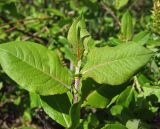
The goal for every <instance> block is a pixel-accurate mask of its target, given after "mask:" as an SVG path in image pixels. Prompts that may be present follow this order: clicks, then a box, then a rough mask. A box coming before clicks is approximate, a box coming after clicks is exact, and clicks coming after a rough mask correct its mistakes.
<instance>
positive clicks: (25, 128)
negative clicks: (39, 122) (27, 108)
mask: <svg viewBox="0 0 160 129" xmlns="http://www.w3.org/2000/svg"><path fill="white" fill-rule="evenodd" d="M19 129H35V128H32V127H22V128H19Z"/></svg>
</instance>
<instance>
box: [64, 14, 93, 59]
mask: <svg viewBox="0 0 160 129" xmlns="http://www.w3.org/2000/svg"><path fill="white" fill-rule="evenodd" d="M67 39H68V41H69V43H70V44H71V47H72V49H73V50H72V51H73V53H74V54H75V55H76V57H78V58H80V57H81V56H82V53H83V51H84V47H86V46H87V44H88V42H93V41H92V40H91V37H90V34H89V33H88V31H87V29H86V25H85V19H84V17H83V15H81V16H80V17H78V18H77V19H76V20H75V21H74V22H73V24H72V25H71V27H70V29H69V32H68V36H67Z"/></svg>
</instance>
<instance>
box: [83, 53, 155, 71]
mask: <svg viewBox="0 0 160 129" xmlns="http://www.w3.org/2000/svg"><path fill="white" fill-rule="evenodd" d="M146 55H152V53H151V52H150V53H147V54H140V55H136V56H130V57H126V58H119V59H117V60H111V61H107V62H105V61H104V63H102V64H98V65H94V66H93V67H90V68H89V69H87V70H85V71H83V73H82V74H86V73H88V72H90V71H92V70H94V69H97V68H99V67H101V66H104V65H106V64H110V63H113V62H118V61H122V60H126V59H130V58H135V57H139V56H146Z"/></svg>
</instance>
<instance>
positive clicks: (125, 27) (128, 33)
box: [121, 11, 133, 41]
mask: <svg viewBox="0 0 160 129" xmlns="http://www.w3.org/2000/svg"><path fill="white" fill-rule="evenodd" d="M121 33H122V37H123V39H124V40H125V41H128V40H130V39H131V38H132V36H133V21H132V17H131V15H130V13H129V12H128V11H127V12H126V13H125V14H124V15H123V17H122V20H121Z"/></svg>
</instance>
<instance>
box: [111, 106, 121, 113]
mask: <svg viewBox="0 0 160 129" xmlns="http://www.w3.org/2000/svg"><path fill="white" fill-rule="evenodd" d="M122 110H123V107H122V106H121V105H114V106H113V107H112V108H111V113H112V115H113V116H116V115H120V114H121V112H122Z"/></svg>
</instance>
